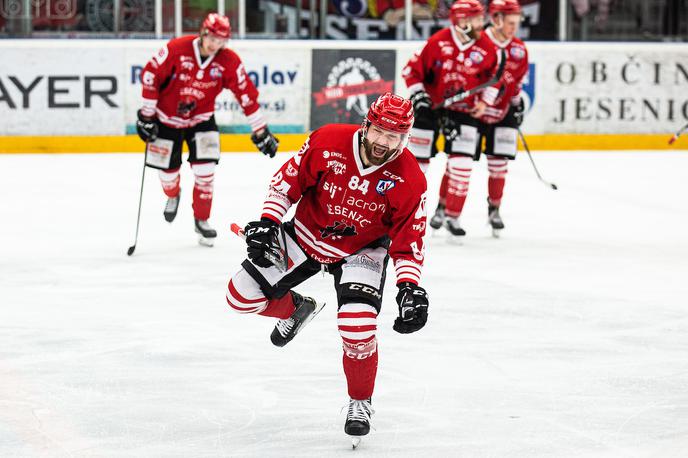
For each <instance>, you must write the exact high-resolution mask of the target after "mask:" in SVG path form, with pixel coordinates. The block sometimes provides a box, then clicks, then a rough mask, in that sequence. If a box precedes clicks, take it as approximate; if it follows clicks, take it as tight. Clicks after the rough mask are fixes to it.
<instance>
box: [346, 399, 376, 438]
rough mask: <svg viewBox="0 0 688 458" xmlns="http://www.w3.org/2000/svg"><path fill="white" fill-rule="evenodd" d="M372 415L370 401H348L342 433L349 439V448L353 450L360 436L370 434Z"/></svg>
mask: <svg viewBox="0 0 688 458" xmlns="http://www.w3.org/2000/svg"><path fill="white" fill-rule="evenodd" d="M374 413H375V411H374V410H373V408H372V406H371V400H370V399H364V400H362V401H358V400H356V399H349V410H348V412H347V413H346V423H344V432H345V433H346V434H348V435H349V436H350V437H351V446H352V447H353V448H354V449H355V448H356V447H358V445H359V444H360V443H361V436H365V435H367V434H368V433H369V432H370V416H371V415H372V414H374Z"/></svg>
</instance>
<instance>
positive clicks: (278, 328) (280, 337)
mask: <svg viewBox="0 0 688 458" xmlns="http://www.w3.org/2000/svg"><path fill="white" fill-rule="evenodd" d="M289 294H292V296H293V298H294V305H295V306H296V310H294V313H292V314H291V316H290V317H289V318H287V319H286V320H278V321H277V324H276V325H275V329H273V330H272V334H270V340H271V341H272V343H273V344H274V345H276V346H278V347H284V346H285V345H286V344H288V343H289V342H291V340H292V339H293V338H294V337H296V334H298V333H299V331H301V329H303V327H304V326H306V325H307V324H308V323H309V322H310V321H311V320H312V319H313V318H315V315H317V314H318V313H319V312H320V310H322V308H323V307H325V303H324V302H316V301H315V299H313V298H312V297H304V296H302V295H300V294H298V293H295V292H293V291H291V292H290V293H289Z"/></svg>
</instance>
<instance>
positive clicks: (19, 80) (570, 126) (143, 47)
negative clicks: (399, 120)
mask: <svg viewBox="0 0 688 458" xmlns="http://www.w3.org/2000/svg"><path fill="white" fill-rule="evenodd" d="M164 43H165V41H161V40H112V41H99V40H73V41H64V40H21V41H20V40H4V41H2V42H0V54H1V55H2V56H3V62H5V63H6V64H7V65H3V69H1V70H0V115H1V116H2V119H3V123H1V124H0V152H6V153H12V152H79V151H84V152H85V151H89V152H94V151H102V152H114V151H130V152H139V151H141V146H142V145H141V142H140V141H139V140H138V138H137V137H136V136H135V135H133V134H134V122H135V117H136V110H137V109H138V108H139V106H140V92H141V87H140V81H139V79H140V73H141V69H142V67H143V65H145V63H146V61H147V60H148V59H149V58H150V56H151V55H152V54H153V53H154V52H155V51H156V50H157V49H158V48H159V47H160V46H162V45H164ZM527 45H528V50H529V53H530V72H529V76H528V78H527V80H526V82H525V85H524V94H525V98H526V105H527V106H528V115H527V117H526V121H525V122H524V124H523V131H524V133H525V134H526V135H527V136H528V142H529V146H530V148H531V149H535V150H537V149H546V150H552V149H558V150H596V149H600V150H609V149H663V148H668V145H667V140H668V138H669V135H670V134H672V133H673V132H675V131H676V130H678V129H679V128H680V127H681V126H683V125H684V124H686V123H688V63H687V62H688V45H686V44H666V43H663V44H638V43H632V44H631V43H543V42H529V43H527ZM422 46H423V42H420V41H410V42H385V41H379V42H352V41H317V40H315V41H281V40H280V41H233V42H231V47H232V49H234V50H235V51H237V52H238V54H239V55H240V56H241V57H242V59H243V61H244V63H245V66H246V69H247V71H248V73H249V76H250V77H251V79H252V80H253V81H254V83H255V84H256V86H257V87H258V90H259V91H260V102H261V105H262V109H263V111H264V113H265V115H266V118H267V119H268V122H269V125H270V127H271V129H272V130H273V131H274V132H275V133H277V134H278V137H279V138H280V140H281V149H282V150H283V151H294V150H297V149H298V148H299V146H300V145H301V143H302V142H303V140H304V139H305V135H306V133H307V132H309V131H311V130H313V129H315V128H317V127H319V126H320V125H322V124H324V123H328V122H352V123H358V122H360V113H361V112H365V108H367V105H368V104H370V102H371V101H372V99H373V98H374V97H375V96H376V94H377V93H378V92H379V91H383V90H394V91H396V92H399V93H401V94H404V95H407V91H406V87H405V84H404V83H403V79H402V78H401V71H402V68H403V66H404V64H405V63H406V62H407V61H408V59H409V58H410V56H411V55H412V54H413V52H415V51H417V50H419V49H421V47H422ZM315 63H317V65H315ZM352 88H354V89H352ZM215 108H216V118H217V121H218V125H219V126H220V130H221V132H222V134H223V138H222V150H223V151H225V152H235V151H246V150H251V149H253V146H252V144H251V143H250V140H249V138H248V136H247V135H245V134H247V133H248V132H249V127H248V124H247V123H246V119H245V117H244V116H243V113H242V112H241V110H240V107H239V106H238V104H237V103H236V101H235V100H234V99H233V96H232V94H231V93H230V92H229V91H224V92H223V94H222V95H221V96H220V97H219V98H218V100H217V102H216V107H215ZM667 134H669V135H667ZM673 148H688V141H686V140H685V139H680V141H679V142H677V143H676V144H675V145H674V146H673Z"/></svg>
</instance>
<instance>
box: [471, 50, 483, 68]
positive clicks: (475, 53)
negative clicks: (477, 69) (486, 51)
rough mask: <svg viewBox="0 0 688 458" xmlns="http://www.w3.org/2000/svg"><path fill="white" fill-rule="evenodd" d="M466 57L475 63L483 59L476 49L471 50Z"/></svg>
mask: <svg viewBox="0 0 688 458" xmlns="http://www.w3.org/2000/svg"><path fill="white" fill-rule="evenodd" d="M468 57H469V59H471V60H472V61H473V62H475V64H476V65H477V64H479V63H481V62H482V61H483V60H484V58H483V55H482V54H480V53H479V52H478V51H471V54H470V55H469V56H468Z"/></svg>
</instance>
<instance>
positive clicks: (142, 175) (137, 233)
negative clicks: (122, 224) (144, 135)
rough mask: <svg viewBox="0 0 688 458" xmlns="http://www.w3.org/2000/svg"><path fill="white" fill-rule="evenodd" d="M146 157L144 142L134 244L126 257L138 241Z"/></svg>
mask: <svg viewBox="0 0 688 458" xmlns="http://www.w3.org/2000/svg"><path fill="white" fill-rule="evenodd" d="M147 156H148V142H146V149H145V151H144V152H143V172H142V173H141V191H140V192H139V213H138V215H137V216H136V235H135V236H134V244H133V245H132V246H130V247H129V249H128V250H127V256H131V255H132V254H134V250H136V242H138V240H139V222H140V221H141V202H142V201H143V181H144V179H145V178H146V157H147Z"/></svg>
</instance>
